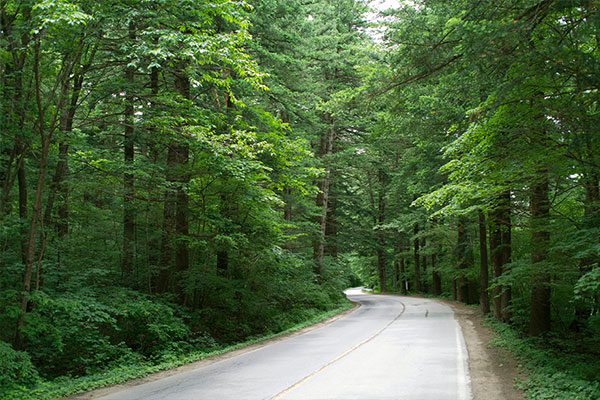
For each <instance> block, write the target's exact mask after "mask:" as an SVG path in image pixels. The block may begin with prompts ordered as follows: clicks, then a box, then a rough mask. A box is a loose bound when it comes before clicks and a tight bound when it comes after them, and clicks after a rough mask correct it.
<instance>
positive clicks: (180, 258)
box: [175, 62, 191, 304]
mask: <svg viewBox="0 0 600 400" xmlns="http://www.w3.org/2000/svg"><path fill="white" fill-rule="evenodd" d="M175 89H176V90H177V93H179V94H180V95H181V97H182V98H183V99H185V100H189V99H190V98H191V95H190V80H189V78H188V76H187V74H186V73H185V64H184V63H183V62H182V63H181V65H180V67H179V69H178V71H177V73H176V76H175ZM176 146H177V164H178V169H179V171H178V174H177V175H178V176H177V181H178V183H179V184H178V185H177V199H176V201H177V207H176V214H175V231H176V234H177V239H176V246H175V294H176V295H177V297H178V298H179V302H180V303H181V304H183V303H184V302H185V293H184V288H185V285H184V284H183V283H184V280H183V273H184V272H186V271H188V270H189V268H190V255H189V247H188V243H187V239H188V237H189V234H190V232H189V230H190V224H189V200H188V195H187V192H186V189H187V186H188V184H189V182H190V174H189V171H188V169H189V166H188V164H189V157H190V148H189V144H188V143H187V141H186V138H185V135H182V140H181V142H180V143H178V144H177V145H176Z"/></svg>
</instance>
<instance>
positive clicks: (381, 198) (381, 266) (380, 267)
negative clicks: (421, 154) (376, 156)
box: [377, 168, 387, 293]
mask: <svg viewBox="0 0 600 400" xmlns="http://www.w3.org/2000/svg"><path fill="white" fill-rule="evenodd" d="M377 176H378V180H379V190H378V196H377V197H378V199H377V200H378V207H377V208H378V212H377V224H378V225H379V229H377V240H378V246H377V274H378V276H379V288H380V290H381V293H384V292H386V291H387V286H386V271H385V232H384V231H383V229H382V225H383V223H384V222H385V182H386V177H385V172H384V171H383V169H381V168H380V169H379V171H378V173H377Z"/></svg>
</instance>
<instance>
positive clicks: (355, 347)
mask: <svg viewBox="0 0 600 400" xmlns="http://www.w3.org/2000/svg"><path fill="white" fill-rule="evenodd" d="M400 304H402V311H400V314H398V315H396V317H395V318H394V319H393V320H391V321H390V322H389V323H388V324H387V325H386V326H384V327H383V328H381V329H380V330H378V331H377V332H375V333H374V334H372V335H371V336H369V337H368V338H366V339H365V340H363V341H362V342H360V343H359V344H357V345H356V346H354V347H352V348H351V349H349V350H346V351H345V352H343V353H342V354H340V355H339V356H337V357H336V358H334V359H333V360H331V361H329V362H328V363H327V364H325V365H324V366H322V367H321V368H319V369H318V370H316V371H315V372H313V373H312V374H310V375H307V376H305V377H304V378H302V379H301V380H299V381H298V382H296V383H295V384H293V385H292V386H290V387H288V388H287V389H285V390H284V391H282V392H281V393H279V394H277V395H276V396H275V397H273V398H272V400H279V399H281V398H283V396H285V395H287V394H289V393H290V392H292V391H293V390H296V389H297V388H298V387H300V386H301V385H302V384H303V383H304V382H306V381H307V380H309V379H310V378H312V377H313V376H315V375H317V374H319V373H320V372H321V371H323V370H325V369H326V368H328V367H329V366H331V365H332V364H334V363H335V362H337V361H339V360H341V359H342V358H344V357H346V356H347V355H348V354H350V353H352V352H353V351H354V350H356V349H358V348H359V347H360V346H362V345H363V344H366V343H368V342H370V341H371V340H373V339H374V338H375V337H377V336H378V335H379V334H380V333H381V332H383V331H384V330H386V329H387V328H389V326H390V325H392V324H393V323H394V322H396V320H397V319H398V318H400V317H401V316H402V314H404V310H406V306H405V305H404V303H402V302H400Z"/></svg>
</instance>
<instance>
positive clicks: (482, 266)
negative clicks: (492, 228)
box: [478, 210, 490, 314]
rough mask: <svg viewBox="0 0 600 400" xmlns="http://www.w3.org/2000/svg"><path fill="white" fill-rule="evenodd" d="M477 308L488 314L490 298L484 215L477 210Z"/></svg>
mask: <svg viewBox="0 0 600 400" xmlns="http://www.w3.org/2000/svg"><path fill="white" fill-rule="evenodd" d="M478 214H479V307H480V309H481V312H482V313H483V314H489V313H490V297H489V293H488V287H489V273H488V255H487V235H486V232H487V231H486V227H485V214H484V213H483V211H481V210H479V212H478Z"/></svg>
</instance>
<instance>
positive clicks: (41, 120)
mask: <svg viewBox="0 0 600 400" xmlns="http://www.w3.org/2000/svg"><path fill="white" fill-rule="evenodd" d="M40 53H41V51H40V42H39V38H36V42H35V45H34V49H33V56H34V60H33V73H34V86H35V103H36V106H37V110H36V111H37V128H38V131H39V135H40V144H41V149H40V162H39V171H38V178H37V183H36V187H35V195H34V201H33V207H32V212H31V220H30V225H29V238H28V241H27V256H26V260H25V261H26V262H25V270H24V273H23V290H22V294H21V310H20V314H19V317H18V319H17V328H16V332H15V347H16V348H17V349H18V348H20V347H21V327H22V326H23V324H24V322H25V315H26V314H27V306H28V304H29V296H30V294H31V276H32V272H33V264H34V262H35V251H36V248H35V241H36V236H37V232H38V223H39V221H40V220H41V217H42V196H43V192H44V183H45V179H46V172H47V169H48V152H49V150H50V144H51V141H52V136H53V133H54V131H55V130H56V122H57V120H58V115H60V113H61V110H62V107H63V103H64V98H65V94H66V92H67V82H68V79H67V78H68V77H69V76H70V75H71V71H72V70H73V65H74V64H75V62H76V61H77V59H76V58H75V59H73V60H71V62H70V63H69V65H68V67H67V69H66V71H65V74H64V75H63V77H64V79H65V80H64V81H62V82H57V84H59V85H60V86H59V87H60V93H59V94H58V101H57V103H56V107H55V108H54V110H53V115H52V117H51V118H50V121H49V123H48V124H47V125H46V123H45V111H44V110H45V109H44V106H43V104H42V89H41V77H40V71H39V67H40Z"/></svg>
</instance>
